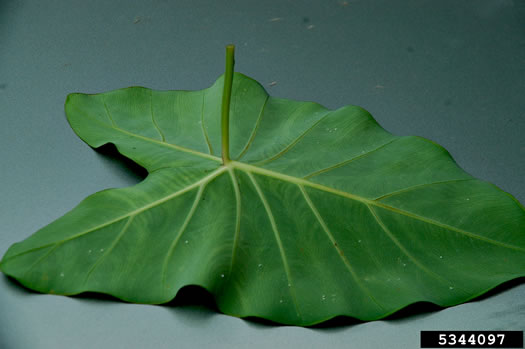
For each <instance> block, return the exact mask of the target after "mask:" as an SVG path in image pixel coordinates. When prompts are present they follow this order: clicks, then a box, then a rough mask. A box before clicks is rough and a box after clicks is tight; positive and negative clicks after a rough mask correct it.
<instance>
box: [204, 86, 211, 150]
mask: <svg viewBox="0 0 525 349" xmlns="http://www.w3.org/2000/svg"><path fill="white" fill-rule="evenodd" d="M205 96H206V91H203V92H202V108H201V128H202V133H203V135H204V140H205V141H206V144H207V145H208V149H209V151H210V155H213V149H212V147H211V142H210V138H209V137H208V132H206V127H205V125H204V97H205Z"/></svg>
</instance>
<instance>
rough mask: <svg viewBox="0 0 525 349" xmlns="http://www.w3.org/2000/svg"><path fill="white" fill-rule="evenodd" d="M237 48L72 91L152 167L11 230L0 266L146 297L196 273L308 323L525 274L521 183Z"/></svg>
mask: <svg viewBox="0 0 525 349" xmlns="http://www.w3.org/2000/svg"><path fill="white" fill-rule="evenodd" d="M229 50H230V51H229V52H230V54H231V57H230V58H229V60H228V61H227V62H229V63H227V67H228V66H229V68H230V70H228V69H227V72H226V74H225V75H224V76H222V77H220V78H219V79H218V80H217V82H216V83H215V84H213V85H212V86H211V87H209V88H207V89H203V90H199V91H155V90H151V89H147V88H141V87H131V88H126V89H120V90H116V91H111V92H107V93H101V94H95V95H87V94H71V95H69V96H68V98H67V101H66V114H67V118H68V121H69V123H70V124H71V127H72V128H73V130H74V131H75V132H76V134H77V135H78V136H79V137H80V138H81V139H82V140H84V141H85V142H86V143H87V144H89V145H90V146H91V147H95V148H96V147H99V146H101V145H104V144H107V143H113V144H114V145H115V146H116V147H117V149H118V151H119V152H120V153H121V154H122V155H124V156H125V157H127V158H129V159H131V160H133V161H134V162H136V163H137V164H139V165H141V166H142V167H144V168H145V169H146V170H147V171H148V176H147V177H146V178H145V179H144V180H143V181H142V182H141V183H139V184H137V185H135V186H132V187H128V188H121V189H109V190H104V191H101V192H98V193H95V194H93V195H91V196H89V197H88V198H86V199H85V200H83V201H82V202H81V203H80V204H79V205H78V206H77V207H75V208H74V209H73V210H72V211H70V212H69V213H67V214H66V215H64V216H63V217H61V218H59V219H57V220H56V221H54V222H52V223H51V224H49V225H47V226H46V227H44V228H42V229H40V230H39V231H37V232H36V233H34V234H33V235H32V236H30V237H29V238H27V239H26V240H24V241H22V242H19V243H15V244H14V245H12V246H11V247H10V248H9V249H8V251H7V253H6V254H5V256H4V257H3V259H2V261H1V264H0V268H1V270H2V271H3V272H4V273H5V274H7V275H9V276H11V277H13V278H15V279H16V280H18V281H19V282H20V283H21V284H23V285H24V286H26V287H28V288H30V289H33V290H36V291H39V292H44V293H53V294H61V295H73V294H78V293H81V292H86V291H91V292H101V293H106V294H110V295H113V296H115V297H118V298H120V299H122V300H125V301H129V302H136V303H149V304H158V303H165V302H168V301H170V300H171V299H173V298H174V297H175V296H176V294H177V292H178V291H179V290H180V289H181V288H182V287H184V286H186V285H199V286H202V287H204V288H205V289H207V290H208V291H209V292H210V293H211V294H212V295H213V296H214V298H215V300H216V303H217V305H218V308H219V309H220V310H221V311H222V312H224V313H226V314H230V315H234V316H239V317H247V316H256V317H261V318H266V319H270V320H273V321H275V322H279V323H284V324H294V325H311V324H315V323H319V322H322V321H325V320H327V319H330V318H333V317H335V316H338V315H346V316H351V317H354V318H357V319H361V320H375V319H380V318H383V317H385V316H387V315H389V314H391V313H393V312H395V311H397V310H399V309H401V308H403V307H405V306H407V305H409V304H412V303H414V302H419V301H427V302H432V303H435V304H438V305H440V306H451V305H455V304H458V303H462V302H465V301H468V300H470V299H472V298H474V297H476V296H478V295H480V294H482V293H484V292H486V291H488V290H490V289H492V288H494V287H495V286H497V285H499V284H501V283H503V282H505V281H507V280H511V279H514V278H518V277H521V276H525V210H524V208H523V206H522V205H521V204H520V203H519V202H518V201H517V200H516V199H514V198H513V197H512V196H511V195H509V194H507V193H505V192H503V191H501V190H500V189H498V188H496V187H495V186H494V185H492V184H489V183H487V182H484V181H481V180H477V179H475V178H473V177H472V176H470V175H469V174H467V173H465V172H464V171H463V170H462V169H460V168H459V167H458V166H457V165H456V163H455V162H454V160H453V159H452V158H451V156H450V154H449V153H448V152H447V151H446V150H445V149H443V148H442V147H440V146H439V145H437V144H435V143H433V142H431V141H429V140H426V139H423V138H420V137H398V136H394V135H392V134H390V133H388V132H387V131H385V130H384V129H382V128H381V127H380V126H379V125H378V124H377V122H376V121H375V120H374V119H373V118H372V116H371V115H370V114H369V113H368V112H366V111H365V110H363V109H362V108H359V107H356V106H346V107H343V108H341V109H338V110H328V109H326V108H324V107H322V106H321V105H319V104H316V103H311V102H297V101H291V100H286V99H279V98H274V97H270V96H269V95H268V94H267V93H266V92H265V90H264V89H263V88H262V87H261V85H259V84H258V83H257V82H256V81H254V80H252V79H250V78H249V77H247V76H244V75H242V74H239V73H235V74H234V73H233V72H232V68H233V61H232V59H233V56H232V55H233V49H232V48H231V47H229ZM232 80H233V82H232ZM221 108H222V111H221Z"/></svg>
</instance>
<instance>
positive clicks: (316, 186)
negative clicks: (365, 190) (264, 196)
mask: <svg viewBox="0 0 525 349" xmlns="http://www.w3.org/2000/svg"><path fill="white" fill-rule="evenodd" d="M231 165H232V166H235V167H236V168H238V169H240V170H243V171H245V172H250V173H257V174H260V175H263V176H266V177H272V178H276V179H279V180H282V181H286V182H289V183H294V184H301V185H304V186H308V187H310V188H314V189H318V190H321V191H324V192H327V193H331V194H334V195H337V196H341V197H344V198H347V199H350V200H354V201H359V202H362V203H364V204H368V205H373V206H377V207H381V208H384V209H386V210H389V211H392V212H394V213H397V214H401V215H404V216H407V217H410V218H413V219H416V220H420V221H422V222H425V223H428V224H431V225H435V226H439V227H441V228H444V229H446V230H451V231H454V232H457V233H459V234H462V235H465V236H468V237H470V238H473V239H478V240H481V241H484V242H486V243H489V244H493V245H497V246H501V247H504V248H508V249H512V250H517V251H522V252H525V248H522V247H519V246H514V245H510V244H507V243H504V242H501V241H497V240H493V239H491V238H488V237H484V236H481V235H477V234H474V233H472V232H468V231H466V230H463V229H460V228H456V227H453V226H451V225H448V224H445V223H442V222H439V221H435V220H433V219H430V218H427V217H423V216H420V215H417V214H415V213H412V212H409V211H405V210H402V209H398V208H395V207H392V206H389V205H386V204H383V203H381V202H377V201H374V200H371V199H367V198H364V197H362V196H359V195H355V194H352V193H347V192H344V191H341V190H338V189H334V188H330V187H327V186H324V185H322V184H318V183H315V182H310V181H308V180H305V179H302V178H297V177H292V176H288V175H285V174H282V173H278V172H274V171H271V170H267V169H264V168H260V167H256V166H252V165H249V164H244V163H241V162H236V161H232V162H231Z"/></svg>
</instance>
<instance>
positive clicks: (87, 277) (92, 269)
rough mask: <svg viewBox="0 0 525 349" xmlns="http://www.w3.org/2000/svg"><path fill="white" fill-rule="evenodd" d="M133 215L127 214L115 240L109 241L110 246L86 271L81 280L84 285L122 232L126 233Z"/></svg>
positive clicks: (111, 249) (116, 242)
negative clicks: (126, 219) (126, 218)
mask: <svg viewBox="0 0 525 349" xmlns="http://www.w3.org/2000/svg"><path fill="white" fill-rule="evenodd" d="M134 217H135V216H134V215H132V216H129V217H128V221H127V222H126V224H124V226H123V227H122V229H121V230H120V232H119V234H118V235H117V237H116V238H115V240H114V241H113V242H112V243H111V246H110V247H109V248H108V249H106V251H105V252H104V254H103V255H102V256H100V257H99V258H98V259H97V261H96V262H95V263H94V264H93V266H92V267H91V268H90V269H89V271H88V272H87V274H86V277H85V278H84V282H83V285H85V284H86V283H87V281H88V280H89V278H90V277H91V274H92V273H93V271H95V269H96V268H97V267H98V266H99V265H100V263H102V261H103V260H104V259H105V258H106V256H107V255H108V254H109V253H110V252H111V251H113V249H114V248H115V246H116V245H117V244H118V243H119V241H120V239H122V237H123V236H124V234H125V233H126V231H128V228H129V225H130V224H131V222H132V221H133V218H134Z"/></svg>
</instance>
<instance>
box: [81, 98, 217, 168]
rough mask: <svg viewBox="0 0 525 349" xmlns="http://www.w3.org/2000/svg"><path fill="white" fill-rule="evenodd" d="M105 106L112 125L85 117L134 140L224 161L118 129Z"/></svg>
mask: <svg viewBox="0 0 525 349" xmlns="http://www.w3.org/2000/svg"><path fill="white" fill-rule="evenodd" d="M104 106H105V107H106V113H107V116H108V119H109V121H110V122H111V125H109V124H107V123H105V122H102V121H100V120H98V119H95V118H93V117H91V116H89V115H84V117H86V118H88V119H91V120H92V121H93V122H95V123H97V124H100V125H101V127H105V128H110V129H113V130H115V131H117V132H121V133H123V134H125V135H128V136H131V137H134V138H138V139H141V140H143V141H146V142H150V143H155V144H157V145H160V146H163V147H167V148H172V149H175V150H179V151H182V152H185V153H189V154H193V155H195V156H198V157H201V158H205V159H210V160H213V161H217V162H222V159H221V158H220V157H217V156H213V155H211V154H206V153H201V152H200V151H195V150H192V149H188V148H185V147H181V146H180V145H175V144H172V143H167V142H164V141H159V140H156V139H153V138H149V137H144V136H141V135H138V134H136V133H132V132H129V131H126V130H124V129H122V128H120V127H118V126H117V124H115V122H114V121H113V118H112V117H111V114H110V113H109V110H108V109H107V106H106V104H104ZM75 132H76V130H75Z"/></svg>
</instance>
